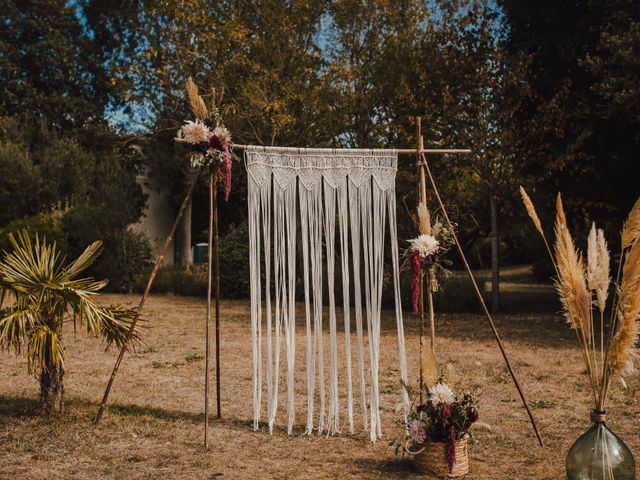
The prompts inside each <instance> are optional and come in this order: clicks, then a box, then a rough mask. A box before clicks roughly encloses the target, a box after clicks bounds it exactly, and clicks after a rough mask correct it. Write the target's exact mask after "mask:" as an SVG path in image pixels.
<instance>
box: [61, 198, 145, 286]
mask: <svg viewBox="0 0 640 480" xmlns="http://www.w3.org/2000/svg"><path fill="white" fill-rule="evenodd" d="M113 216H114V212H113V211H112V209H111V207H110V206H107V205H105V206H98V207H96V206H91V205H83V206H80V207H77V208H75V209H73V210H71V211H69V212H68V213H66V214H65V215H64V217H63V218H62V223H63V229H64V231H65V233H66V236H67V242H68V245H69V251H70V253H71V254H72V255H75V254H77V252H78V251H79V249H80V248H81V245H85V244H86V243H88V242H93V241H96V240H98V239H100V240H101V241H102V242H103V245H104V254H103V255H102V256H101V258H100V259H98V260H97V261H96V263H95V265H93V267H92V269H91V272H92V273H93V274H94V275H95V276H98V277H101V278H107V279H109V282H110V283H109V288H110V289H111V290H116V291H127V290H130V289H131V288H133V284H134V282H135V278H136V277H137V275H138V274H139V273H140V272H142V271H144V270H145V269H146V268H147V267H148V265H149V264H150V262H151V260H152V251H151V244H150V242H149V239H148V238H147V237H146V236H145V235H144V234H141V233H136V232H132V231H131V230H129V229H128V228H127V227H126V226H120V225H118V222H117V219H116V220H115V221H114V219H113Z"/></svg>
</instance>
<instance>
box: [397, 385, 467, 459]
mask: <svg viewBox="0 0 640 480" xmlns="http://www.w3.org/2000/svg"><path fill="white" fill-rule="evenodd" d="M478 417H479V414H478V403H477V398H476V395H474V394H473V393H470V392H464V393H462V394H460V395H455V394H454V393H453V391H452V390H451V388H450V387H449V385H447V384H446V383H444V379H442V378H440V380H439V381H438V383H436V384H435V385H433V386H432V387H431V388H430V389H429V391H428V397H427V401H426V402H425V403H423V404H420V405H418V406H417V407H415V408H412V409H411V411H410V412H409V414H408V415H407V419H406V438H405V442H404V444H398V443H397V442H395V441H394V443H396V445H397V446H398V445H399V446H402V447H403V449H404V450H405V451H406V452H407V453H410V454H412V455H417V454H420V453H422V452H423V451H425V450H426V449H427V448H428V447H429V446H430V445H433V444H434V443H436V444H437V443H438V442H439V443H440V444H444V445H445V456H446V463H447V466H448V472H452V471H453V468H454V465H455V464H456V463H457V462H460V461H464V463H465V464H466V462H467V459H459V458H457V452H460V449H458V448H457V447H458V444H459V443H460V442H464V443H465V448H464V450H463V454H465V455H466V441H467V439H468V438H469V437H470V436H471V432H470V429H471V425H472V424H473V423H474V422H476V421H477V420H478ZM397 450H398V448H397Z"/></svg>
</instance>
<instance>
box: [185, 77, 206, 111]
mask: <svg viewBox="0 0 640 480" xmlns="http://www.w3.org/2000/svg"><path fill="white" fill-rule="evenodd" d="M186 89H187V95H188V97H189V105H191V110H192V111H193V114H194V115H195V116H196V118H197V119H198V120H204V119H205V118H207V117H208V116H209V112H208V111H207V105H206V104H205V103H204V100H203V99H202V97H201V96H200V93H199V91H198V86H197V85H196V84H195V82H194V81H193V79H192V78H191V77H189V78H188V79H187V85H186Z"/></svg>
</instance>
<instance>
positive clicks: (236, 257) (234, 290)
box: [220, 223, 250, 298]
mask: <svg viewBox="0 0 640 480" xmlns="http://www.w3.org/2000/svg"><path fill="white" fill-rule="evenodd" d="M249 286H250V282H249V233H248V227H247V225H246V223H242V225H240V226H237V227H232V228H231V229H229V232H228V233H227V234H226V235H225V236H224V237H222V238H221V239H220V291H221V292H220V293H221V296H223V297H225V298H248V297H249Z"/></svg>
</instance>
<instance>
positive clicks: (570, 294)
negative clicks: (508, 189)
mask: <svg viewBox="0 0 640 480" xmlns="http://www.w3.org/2000/svg"><path fill="white" fill-rule="evenodd" d="M520 193H521V195H522V200H523V202H524V205H525V207H526V209H527V212H528V214H529V216H530V217H531V220H532V221H533V224H534V225H535V227H536V230H537V231H538V232H539V233H540V235H542V238H543V240H544V243H545V245H546V247H547V250H548V252H549V255H550V257H551V260H552V262H553V264H554V267H555V269H556V275H557V280H556V289H557V291H558V294H559V296H560V300H561V302H562V306H563V312H564V316H565V318H566V319H567V322H568V323H569V325H570V326H571V328H572V329H573V330H574V331H575V332H576V335H577V338H578V342H579V344H580V348H581V351H582V356H583V359H584V362H585V366H586V369H587V374H588V376H589V382H590V385H591V390H592V393H593V400H594V405H595V408H596V410H597V411H599V412H604V411H605V408H606V404H607V397H608V394H609V390H610V387H611V383H612V381H613V379H614V378H616V377H617V376H619V377H620V379H621V380H622V382H623V383H624V378H623V377H624V375H627V374H629V373H632V372H633V371H634V370H635V365H634V363H635V361H636V360H637V358H638V349H637V348H636V342H637V341H638V322H639V321H640V241H639V239H640V199H638V201H637V202H636V203H635V205H634V206H633V208H632V210H631V212H630V213H629V216H628V218H627V220H626V221H625V223H624V225H623V228H622V234H621V256H620V263H619V266H618V273H617V275H616V279H615V283H614V285H613V288H612V289H610V288H609V286H610V283H611V278H610V272H609V263H610V253H609V249H608V247H607V241H606V240H605V237H604V232H603V231H602V230H601V229H598V228H596V226H595V224H593V226H592V228H591V231H590V233H589V236H588V238H587V258H586V260H587V261H586V265H585V261H584V258H583V255H582V254H581V253H580V251H578V249H577V248H576V246H575V245H574V241H573V238H572V237H571V233H570V232H569V228H568V227H567V218H566V215H565V212H564V207H563V204H562V197H561V196H560V194H558V197H557V202H556V221H555V227H554V230H555V235H556V243H555V246H554V250H553V252H552V251H551V247H550V246H549V242H548V241H547V238H546V236H545V234H544V230H543V228H542V224H541V222H540V218H539V217H538V214H537V213H536V210H535V208H534V206H533V202H532V201H531V199H530V198H529V195H527V192H526V191H525V190H524V189H523V188H522V187H520ZM610 290H612V291H613V299H612V308H611V318H610V319H609V322H608V324H607V321H606V319H605V309H606V306H607V298H608V297H609V293H610Z"/></svg>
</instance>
